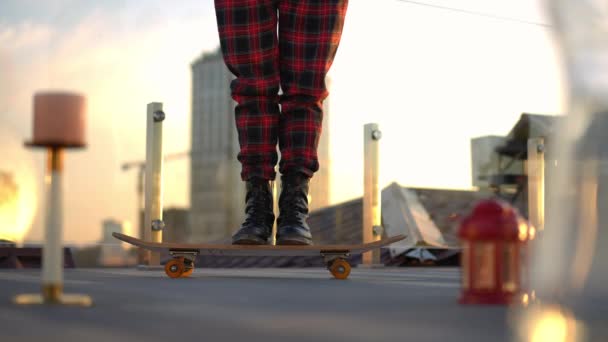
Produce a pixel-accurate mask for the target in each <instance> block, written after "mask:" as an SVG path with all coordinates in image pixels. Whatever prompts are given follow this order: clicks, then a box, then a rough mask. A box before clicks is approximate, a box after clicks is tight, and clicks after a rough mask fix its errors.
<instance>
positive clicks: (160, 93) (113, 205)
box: [0, 0, 563, 243]
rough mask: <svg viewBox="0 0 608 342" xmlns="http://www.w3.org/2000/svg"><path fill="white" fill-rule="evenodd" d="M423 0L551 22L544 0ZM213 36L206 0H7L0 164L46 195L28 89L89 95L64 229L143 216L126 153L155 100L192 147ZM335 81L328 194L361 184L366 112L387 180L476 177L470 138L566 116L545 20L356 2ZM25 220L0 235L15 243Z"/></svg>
mask: <svg viewBox="0 0 608 342" xmlns="http://www.w3.org/2000/svg"><path fill="white" fill-rule="evenodd" d="M420 2H423V3H426V4H432V5H440V6H441V5H444V6H450V7H456V8H459V9H465V10H468V11H474V12H482V13H487V14H490V15H493V16H501V17H511V18H516V19H518V20H524V21H531V22H537V23H547V19H546V18H545V17H544V15H543V12H542V10H541V6H540V1H532V0H512V1H508V2H505V1H500V0H450V1H448V0H420ZM217 45H218V38H217V27H216V23H215V16H214V12H213V2H212V1H210V0H178V1H161V0H154V1H138V0H106V1H92V0H91V1H83V0H45V1H37V0H3V1H2V2H0V131H1V133H2V134H0V142H1V143H2V145H0V148H1V149H2V151H3V155H4V156H7V155H8V156H9V158H8V160H7V158H5V159H4V160H3V162H2V164H0V170H5V171H9V172H13V173H15V174H17V175H18V176H17V178H18V182H20V183H23V184H24V185H23V186H22V188H28V189H31V192H32V193H33V194H34V195H33V197H35V198H38V199H40V198H41V197H42V196H43V191H42V190H43V188H42V186H43V183H42V170H41V169H42V165H43V154H42V152H35V151H29V150H24V149H23V148H22V147H21V145H22V142H23V141H24V140H26V139H27V138H29V137H31V98H32V95H33V94H34V93H35V92H36V91H39V90H45V89H64V90H75V91H79V92H82V93H84V94H86V96H87V98H88V101H89V112H88V115H89V122H88V139H89V147H88V148H87V150H86V151H81V152H71V153H69V155H68V157H67V165H66V184H65V190H66V191H65V200H64V203H65V208H66V212H65V238H66V240H67V241H70V242H78V243H89V242H93V241H95V240H97V239H98V238H99V236H100V230H101V221H102V220H103V219H105V218H111V217H113V218H116V219H118V220H129V221H131V222H134V221H135V213H136V208H135V203H136V197H135V185H136V173H135V172H122V171H121V170H120V164H121V163H122V162H124V161H129V160H140V159H143V158H144V146H145V121H144V120H145V119H144V118H145V107H146V104H147V103H148V102H154V101H159V102H163V103H164V107H165V110H166V112H167V115H168V119H167V120H166V121H165V152H167V153H173V152H181V151H186V150H188V149H189V145H190V136H189V135H190V98H191V81H190V69H189V67H190V63H191V62H192V61H193V60H194V59H196V58H197V57H198V56H199V55H200V54H201V53H203V52H207V51H211V50H214V49H215V48H216V47H217ZM331 77H332V90H331V91H332V94H331V110H330V114H329V117H330V118H329V120H330V134H331V153H332V165H331V168H332V172H333V178H332V181H333V186H332V200H333V202H341V201H344V200H347V199H350V198H353V197H356V196H360V195H361V193H362V170H361V164H362V154H361V153H358V152H357V151H362V149H363V146H362V135H363V125H364V124H365V123H368V122H377V123H379V125H380V128H381V129H382V131H383V133H384V135H383V138H382V140H381V144H382V145H381V146H382V147H381V169H382V171H381V183H382V185H386V184H388V183H390V182H392V181H397V182H399V183H401V184H403V185H411V186H420V187H448V188H468V187H470V185H471V181H470V153H469V141H470V139H471V138H472V137H477V136H482V135H489V134H501V135H502V134H506V133H507V132H508V131H509V129H510V128H511V127H512V126H513V124H514V122H515V121H516V120H517V118H518V117H519V115H520V114H521V113H522V112H532V113H540V114H558V113H561V112H562V111H563V109H562V108H563V99H562V94H561V79H560V78H561V76H560V73H559V69H558V61H557V58H556V53H555V50H554V47H553V43H552V40H551V32H550V29H548V28H546V27H543V26H539V25H529V24H521V23H515V22H510V21H505V20H499V19H496V18H490V17H482V16H476V15H470V14H466V13H462V12H456V11H448V10H444V9H439V8H433V7H429V6H422V5H419V4H413V3H407V2H401V1H398V0H351V1H350V7H349V13H348V17H347V20H346V25H345V29H344V35H343V41H342V45H341V47H340V50H339V52H338V56H337V58H336V61H335V63H334V67H333V69H332V71H331ZM353 151H354V153H353ZM188 167H189V166H188V161H187V160H182V161H175V162H171V163H170V164H166V168H165V191H166V192H165V207H171V206H177V207H186V206H188V202H189V198H188V197H189V192H188V186H189V184H188V181H187V179H188V177H189V171H188ZM26 183H27V186H25V184H26ZM28 191H30V190H28ZM22 211H23V213H22V215H23V216H28V215H30V214H29V213H30V212H34V213H38V215H35V216H36V219H35V220H34V223H33V229H32V230H31V231H30V232H29V233H28V239H32V240H37V239H39V238H40V236H41V228H40V226H41V225H40V217H41V216H42V215H40V213H41V208H38V209H36V208H35V207H34V206H32V205H30V206H28V207H27V208H22ZM30 216H31V215H30ZM24 226H25V227H22V228H19V229H18V230H19V232H10V233H9V234H6V232H4V233H5V235H11V234H12V235H13V236H14V237H13V238H16V239H20V237H21V236H22V235H23V234H24V231H26V230H28V229H29V228H30V227H29V224H25V225H24ZM2 233H3V232H2V231H0V234H2Z"/></svg>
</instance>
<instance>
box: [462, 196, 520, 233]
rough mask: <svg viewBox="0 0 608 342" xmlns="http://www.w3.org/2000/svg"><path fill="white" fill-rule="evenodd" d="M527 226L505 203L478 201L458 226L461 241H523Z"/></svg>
mask: <svg viewBox="0 0 608 342" xmlns="http://www.w3.org/2000/svg"><path fill="white" fill-rule="evenodd" d="M527 233H528V225H527V223H526V221H525V220H524V219H523V218H522V217H521V215H520V214H519V212H518V211H517V209H515V208H514V207H513V206H512V205H510V204H509V203H507V202H505V201H501V200H496V199H488V200H482V201H480V202H479V203H478V204H477V205H476V206H475V208H474V209H473V211H472V212H471V214H470V215H469V216H467V217H466V218H465V219H464V220H463V221H462V224H461V225H460V230H459V231H458V236H459V237H460V238H461V239H463V240H506V241H515V240H525V239H527Z"/></svg>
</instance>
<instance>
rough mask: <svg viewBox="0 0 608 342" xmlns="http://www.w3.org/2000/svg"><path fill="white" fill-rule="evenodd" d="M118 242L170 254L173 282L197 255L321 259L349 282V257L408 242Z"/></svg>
mask: <svg viewBox="0 0 608 342" xmlns="http://www.w3.org/2000/svg"><path fill="white" fill-rule="evenodd" d="M112 236H114V237H115V238H117V239H118V240H121V241H124V242H126V243H129V244H132V245H134V246H137V247H141V248H144V249H147V250H151V251H155V252H160V251H169V254H171V255H172V256H173V260H170V261H168V262H167V263H166V264H165V272H166V273H167V275H168V276H169V277H171V278H180V277H187V276H189V275H190V274H192V271H193V269H194V260H195V259H196V257H197V256H198V255H221V256H224V255H231V256H317V255H318V256H320V257H322V258H323V259H324V260H325V263H326V264H327V265H328V268H329V270H330V272H331V273H332V274H333V275H334V277H336V278H338V279H346V278H347V277H348V275H349V274H350V265H349V264H348V261H347V260H346V259H347V258H348V257H349V256H350V255H355V254H361V253H365V252H369V251H371V250H374V249H377V248H381V247H384V246H388V245H390V244H392V243H395V242H397V241H401V240H403V239H405V235H397V236H393V237H390V238H387V239H383V240H379V241H375V242H370V243H365V244H357V245H317V246H315V245H313V246H297V245H295V246H270V245H217V244H215V245H214V244H204V243H202V244H196V243H173V242H164V243H158V242H148V241H143V240H140V239H138V238H134V237H132V236H128V235H124V234H120V233H112Z"/></svg>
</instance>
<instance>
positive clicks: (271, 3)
mask: <svg viewBox="0 0 608 342" xmlns="http://www.w3.org/2000/svg"><path fill="white" fill-rule="evenodd" d="M347 6H348V0H215V12H216V16H217V23H218V31H219V36H220V45H221V48H222V53H223V56H224V61H225V62H226V65H227V66H228V69H229V70H230V71H231V72H232V73H233V74H234V75H235V76H236V78H235V79H234V80H233V81H232V83H231V85H230V88H231V91H232V98H233V99H234V100H235V101H236V103H237V106H236V109H235V119H236V127H237V131H238V136H239V144H240V148H241V149H240V152H239V154H238V156H237V158H238V160H239V161H240V162H241V165H242V171H241V177H242V179H243V180H247V179H249V178H250V177H254V176H257V177H262V178H264V179H269V180H273V179H275V177H276V173H275V169H274V168H275V165H276V164H277V161H278V155H277V148H276V146H277V142H278V144H279V149H280V151H281V161H280V163H279V170H280V172H281V173H282V174H285V173H288V172H302V173H304V174H306V175H308V176H309V177H312V175H313V174H314V173H315V172H316V171H317V170H318V169H319V161H318V159H317V146H318V143H319V137H320V135H321V123H322V120H323V106H322V103H323V100H324V99H325V98H326V97H327V95H328V92H327V88H326V86H325V76H326V74H327V72H328V70H329V68H330V66H331V64H332V62H333V59H334V56H335V54H336V50H337V48H338V45H339V43H340V37H341V35H342V27H343V24H344V17H345V15H346V8H347ZM277 26H278V30H277ZM279 88H280V89H281V90H282V94H281V95H280V96H279ZM279 105H280V106H279Z"/></svg>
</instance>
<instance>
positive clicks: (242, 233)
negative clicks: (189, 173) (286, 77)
mask: <svg viewBox="0 0 608 342" xmlns="http://www.w3.org/2000/svg"><path fill="white" fill-rule="evenodd" d="M215 10H216V16H217V24H218V31H219V36H220V44H221V48H222V53H223V55H224V61H225V62H226V65H227V66H228V69H229V70H230V71H231V72H232V73H233V74H234V75H235V76H236V78H235V79H234V80H233V81H232V83H231V86H230V87H231V91H232V98H233V99H234V100H235V101H236V103H237V106H236V109H235V121H236V127H237V132H238V136H239V144H240V147H241V149H240V152H239V154H238V156H237V158H238V160H239V161H240V162H241V166H242V170H241V178H242V179H243V180H244V181H246V182H247V188H246V189H247V194H246V198H245V201H246V208H245V212H246V214H247V216H246V218H245V222H244V223H243V224H242V225H241V227H240V229H239V230H238V231H237V232H236V233H235V234H234V235H233V237H232V242H233V243H235V244H266V243H268V241H269V239H270V235H271V234H272V225H273V224H274V214H273V212H272V209H273V208H272V207H273V205H272V194H271V191H270V185H269V181H270V180H274V178H275V176H276V174H275V171H274V167H275V165H276V163H277V159H278V157H277V152H276V145H277V130H278V125H279V101H278V91H279V66H278V43H277V3H276V0H215Z"/></svg>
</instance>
